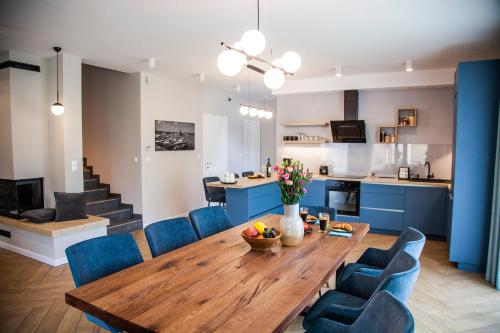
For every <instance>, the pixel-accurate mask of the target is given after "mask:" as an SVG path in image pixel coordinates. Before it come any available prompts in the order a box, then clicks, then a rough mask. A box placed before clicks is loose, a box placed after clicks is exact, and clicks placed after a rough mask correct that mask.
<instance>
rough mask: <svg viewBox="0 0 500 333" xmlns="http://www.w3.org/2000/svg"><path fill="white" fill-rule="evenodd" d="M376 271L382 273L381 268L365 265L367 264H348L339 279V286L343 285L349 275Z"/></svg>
mask: <svg viewBox="0 0 500 333" xmlns="http://www.w3.org/2000/svg"><path fill="white" fill-rule="evenodd" d="M367 268H368V269H374V270H378V272H382V270H381V269H380V268H377V267H374V266H370V265H365V264H358V263H350V264H347V265H346V266H345V267H344V269H343V270H342V271H341V272H340V275H339V276H338V277H337V285H339V284H341V283H342V282H344V281H345V280H346V279H347V278H348V277H349V275H351V274H352V273H354V272H360V271H362V270H363V269H367Z"/></svg>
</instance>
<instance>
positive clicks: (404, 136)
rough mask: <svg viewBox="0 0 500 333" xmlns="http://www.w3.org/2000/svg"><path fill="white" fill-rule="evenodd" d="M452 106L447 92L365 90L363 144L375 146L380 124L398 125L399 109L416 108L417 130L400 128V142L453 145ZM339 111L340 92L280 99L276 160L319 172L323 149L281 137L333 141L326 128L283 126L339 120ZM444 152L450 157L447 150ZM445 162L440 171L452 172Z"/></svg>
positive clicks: (361, 113) (448, 160)
mask: <svg viewBox="0 0 500 333" xmlns="http://www.w3.org/2000/svg"><path fill="white" fill-rule="evenodd" d="M453 103H454V102H453V88H451V87H442V88H419V89H391V90H366V91H360V92H359V113H358V117H359V119H362V120H365V122H366V126H367V129H366V135H367V144H370V143H374V142H375V139H376V128H377V126H378V125H384V124H395V123H396V108H397V107H399V106H408V105H414V106H415V107H417V109H418V111H417V112H418V114H417V118H418V119H417V121H418V124H417V125H418V126H417V127H416V128H403V129H401V130H400V132H399V138H398V141H399V142H400V143H413V144H439V145H450V144H451V143H452V141H453ZM343 109H344V106H343V93H342V92H340V91H337V92H329V93H312V94H297V95H280V96H278V97H277V116H278V117H277V118H278V119H277V131H276V138H277V139H276V140H277V150H276V157H277V158H278V159H280V158H281V157H282V156H291V157H294V158H297V159H299V160H301V161H303V162H304V164H305V166H306V167H307V168H310V169H311V170H313V171H314V172H317V170H318V168H319V165H321V164H322V160H323V159H325V153H324V149H323V150H322V148H321V146H320V145H284V144H282V143H281V140H282V137H283V136H284V135H296V133H297V132H306V133H307V134H309V135H320V136H324V137H326V138H328V139H329V140H331V130H330V127H306V128H296V127H283V126H282V124H284V123H288V122H297V121H309V122H321V121H329V120H342V119H343V114H344V110H343ZM367 147H368V146H367ZM322 151H323V154H322ZM445 151H446V152H448V151H449V149H445ZM326 155H328V154H326ZM447 155H449V154H448V153H447ZM444 161H445V162H443V161H442V160H440V162H439V166H440V168H441V169H443V168H444V169H448V168H449V169H450V170H451V157H446V158H445V159H444ZM448 173H449V172H448V171H446V172H445V174H448Z"/></svg>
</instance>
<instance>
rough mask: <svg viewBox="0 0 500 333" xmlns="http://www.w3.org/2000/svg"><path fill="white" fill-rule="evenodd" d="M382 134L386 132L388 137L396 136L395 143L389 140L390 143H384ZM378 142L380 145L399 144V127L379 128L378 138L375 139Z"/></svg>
mask: <svg viewBox="0 0 500 333" xmlns="http://www.w3.org/2000/svg"><path fill="white" fill-rule="evenodd" d="M382 132H384V134H385V135H386V136H389V137H390V136H392V135H394V141H391V140H390V139H389V142H387V141H382V140H383V139H382ZM375 141H376V142H378V143H389V144H390V143H392V144H394V143H398V127H397V126H392V125H388V126H379V127H378V130H377V137H376V139H375Z"/></svg>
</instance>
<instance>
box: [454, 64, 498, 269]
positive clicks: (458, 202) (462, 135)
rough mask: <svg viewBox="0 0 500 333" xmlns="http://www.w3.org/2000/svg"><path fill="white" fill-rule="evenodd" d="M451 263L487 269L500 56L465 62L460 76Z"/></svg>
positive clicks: (460, 68) (458, 75) (456, 79)
mask: <svg viewBox="0 0 500 333" xmlns="http://www.w3.org/2000/svg"><path fill="white" fill-rule="evenodd" d="M455 75H456V76H455V129H454V146H453V149H454V152H453V187H452V191H453V207H452V226H451V242H450V261H453V262H457V263H458V268H459V269H464V270H470V271H483V270H484V267H485V264H486V258H487V251H488V241H489V231H490V221H491V204H492V195H493V177H494V167H495V166H494V165H495V151H496V137H497V126H498V113H499V112H498V106H499V97H500V84H499V80H500V60H489V61H474V62H464V63H460V64H459V65H458V68H457V72H456V74H455Z"/></svg>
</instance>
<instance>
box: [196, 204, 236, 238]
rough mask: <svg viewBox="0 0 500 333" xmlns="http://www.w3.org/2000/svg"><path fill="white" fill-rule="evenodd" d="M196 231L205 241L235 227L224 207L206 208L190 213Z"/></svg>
mask: <svg viewBox="0 0 500 333" xmlns="http://www.w3.org/2000/svg"><path fill="white" fill-rule="evenodd" d="M189 219H190V220H191V223H193V227H194V231H195V232H196V235H198V238H199V239H203V238H206V237H209V236H212V235H213V234H216V233H219V232H221V231H224V230H227V229H230V228H232V227H233V225H232V224H231V222H229V217H228V216H227V213H226V210H225V209H224V208H222V207H205V208H199V209H195V210H193V211H190V212H189Z"/></svg>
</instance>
